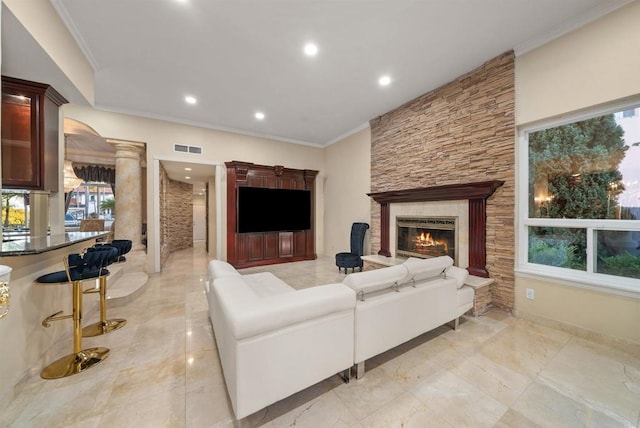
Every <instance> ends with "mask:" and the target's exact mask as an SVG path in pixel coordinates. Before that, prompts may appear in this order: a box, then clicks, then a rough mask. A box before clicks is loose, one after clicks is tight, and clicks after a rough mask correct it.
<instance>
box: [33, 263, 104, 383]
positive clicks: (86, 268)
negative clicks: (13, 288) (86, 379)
mask: <svg viewBox="0 0 640 428" xmlns="http://www.w3.org/2000/svg"><path fill="white" fill-rule="evenodd" d="M108 256H109V255H108V253H106V252H101V251H93V252H86V253H84V254H76V253H74V254H69V255H68V256H66V257H64V258H63V262H64V269H65V270H63V271H59V272H53V273H49V274H46V275H42V276H41V277H39V278H38V279H36V282H38V283H41V284H55V283H58V284H71V285H72V288H73V292H72V300H73V313H72V314H71V315H60V314H61V313H62V312H63V311H58V312H56V313H55V314H53V315H50V316H48V317H47V318H45V319H44V320H43V321H42V326H43V327H51V322H52V321H60V320H64V319H69V318H71V319H73V353H72V354H69V355H65V356H64V357H62V358H59V359H58V360H56V361H54V362H53V363H51V364H49V365H48V366H47V367H45V368H44V369H42V372H40V376H41V377H42V378H43V379H59V378H63V377H67V376H71V375H74V374H76V373H80V372H83V371H85V370H88V369H90V368H91V367H93V366H95V365H96V364H98V363H100V362H102V361H103V360H104V359H105V358H107V357H108V356H109V349H108V348H104V347H96V348H87V349H82V283H83V282H84V281H87V280H92V279H93V280H95V279H96V278H98V277H99V276H101V275H103V273H104V271H105V270H106V269H105V268H104V265H105V262H106V258H107V257H108Z"/></svg>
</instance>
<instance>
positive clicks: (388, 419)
mask: <svg viewBox="0 0 640 428" xmlns="http://www.w3.org/2000/svg"><path fill="white" fill-rule="evenodd" d="M360 425H361V426H363V427H366V428H401V427H402V428H407V427H416V428H418V427H420V428H430V427H433V428H453V426H452V425H451V424H449V423H448V422H447V421H445V420H444V419H442V418H440V417H438V416H437V415H436V416H434V415H432V414H430V413H429V412H428V410H427V409H426V408H425V407H424V405H423V404H422V402H421V401H420V400H418V399H417V398H416V397H415V396H414V395H413V394H411V393H409V392H406V393H404V394H402V395H400V396H398V397H397V398H395V399H393V400H391V401H390V402H389V403H387V404H385V405H384V406H382V407H381V408H380V409H378V410H376V411H375V412H373V413H372V414H370V415H369V416H367V417H366V418H364V419H363V420H362V421H360Z"/></svg>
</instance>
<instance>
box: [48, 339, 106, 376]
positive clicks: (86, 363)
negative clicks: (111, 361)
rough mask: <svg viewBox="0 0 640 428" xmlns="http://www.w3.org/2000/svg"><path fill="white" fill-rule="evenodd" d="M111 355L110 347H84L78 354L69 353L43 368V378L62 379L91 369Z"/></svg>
mask: <svg viewBox="0 0 640 428" xmlns="http://www.w3.org/2000/svg"><path fill="white" fill-rule="evenodd" d="M108 356H109V349H108V348H102V347H99V348H89V349H83V350H82V351H80V352H78V353H77V354H69V355H65V356H64V357H62V358H60V359H59V360H56V361H54V362H53V363H51V364H49V365H48V366H47V367H45V368H44V369H42V372H40V377H42V378H43V379H60V378H63V377H67V376H71V375H74V374H76V373H80V372H83V371H85V370H88V369H90V368H91V367H93V366H95V365H96V364H98V363H100V362H102V360H104V359H105V358H107V357H108Z"/></svg>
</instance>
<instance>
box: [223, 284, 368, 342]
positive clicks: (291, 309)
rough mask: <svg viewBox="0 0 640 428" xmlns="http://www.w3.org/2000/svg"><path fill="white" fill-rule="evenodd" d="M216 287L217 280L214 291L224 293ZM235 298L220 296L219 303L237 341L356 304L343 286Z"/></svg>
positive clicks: (325, 286) (351, 307)
mask: <svg viewBox="0 0 640 428" xmlns="http://www.w3.org/2000/svg"><path fill="white" fill-rule="evenodd" d="M219 285H224V284H222V283H220V282H218V281H216V283H215V284H214V286H215V287H216V292H220V291H222V294H224V290H220V289H218V288H221V287H218V286H219ZM234 295H235V293H231V294H229V295H228V296H220V302H221V304H222V307H223V308H224V312H225V317H227V320H228V321H229V326H231V329H232V333H233V336H234V337H235V338H236V340H240V339H245V338H249V337H253V336H256V335H259V334H262V333H267V332H270V331H273V330H277V329H279V328H283V327H287V326H289V325H293V324H297V323H301V322H304V321H308V320H313V319H317V318H321V317H324V316H328V315H331V314H333V313H337V312H342V311H345V310H349V309H353V308H354V307H355V305H356V295H355V293H354V291H353V290H351V289H350V288H349V287H346V286H344V285H343V284H328V285H321V286H318V287H311V288H307V289H303V290H298V291H295V292H293V293H284V294H278V295H274V296H268V297H264V298H256V299H234V298H233V297H234ZM227 297H228V298H227Z"/></svg>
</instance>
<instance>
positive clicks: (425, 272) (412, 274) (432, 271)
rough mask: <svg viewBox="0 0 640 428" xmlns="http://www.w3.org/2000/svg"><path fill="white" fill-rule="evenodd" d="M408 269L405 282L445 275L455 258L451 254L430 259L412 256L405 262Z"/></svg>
mask: <svg viewBox="0 0 640 428" xmlns="http://www.w3.org/2000/svg"><path fill="white" fill-rule="evenodd" d="M403 265H404V266H405V268H406V269H407V272H408V274H407V278H406V280H405V281H404V282H418V281H423V280H426V279H430V278H436V277H439V276H444V275H443V273H444V272H445V271H446V270H447V268H449V267H451V266H453V259H452V258H451V257H449V256H440V257H432V258H429V259H418V258H410V259H408V260H407V261H406V262H404V263H403Z"/></svg>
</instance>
